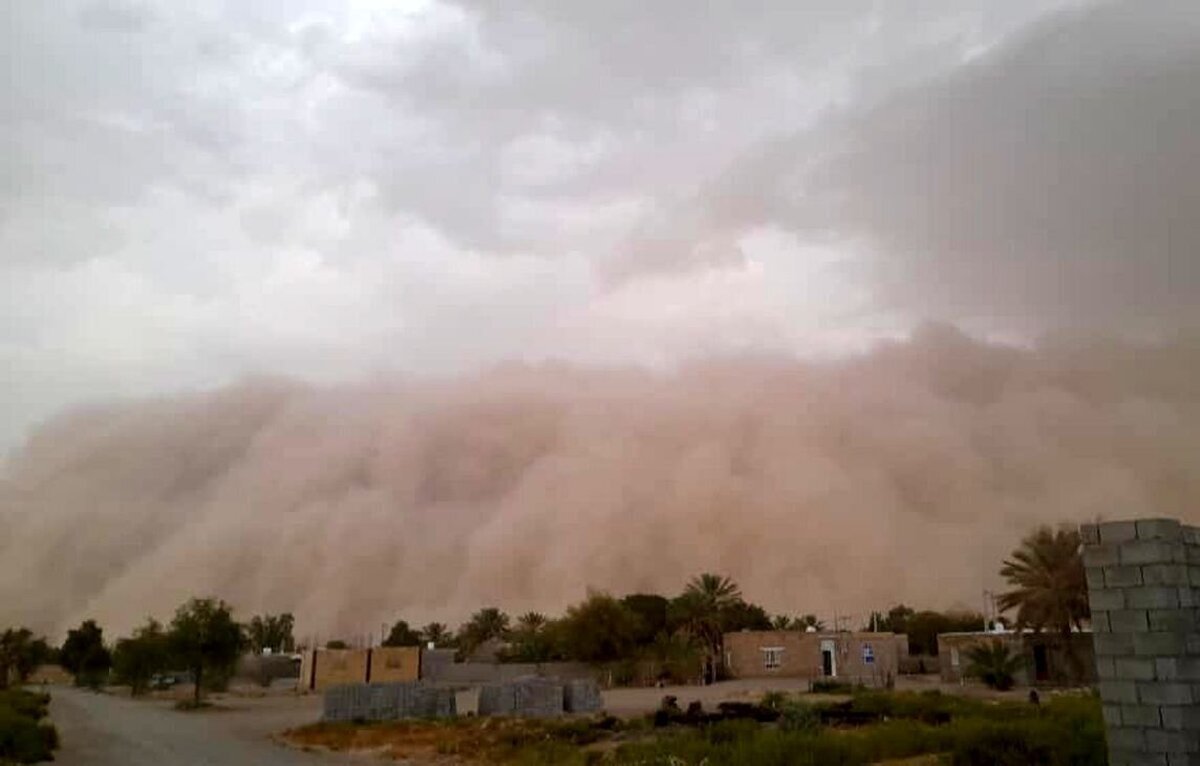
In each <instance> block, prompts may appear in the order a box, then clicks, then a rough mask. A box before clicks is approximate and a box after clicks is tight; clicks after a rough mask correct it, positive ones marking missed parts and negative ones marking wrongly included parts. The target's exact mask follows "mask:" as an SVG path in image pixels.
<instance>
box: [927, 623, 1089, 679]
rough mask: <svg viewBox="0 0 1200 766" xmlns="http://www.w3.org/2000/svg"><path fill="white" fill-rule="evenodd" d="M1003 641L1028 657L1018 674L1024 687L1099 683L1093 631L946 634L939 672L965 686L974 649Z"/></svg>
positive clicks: (941, 643) (941, 644)
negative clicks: (1066, 636) (1069, 633)
mask: <svg viewBox="0 0 1200 766" xmlns="http://www.w3.org/2000/svg"><path fill="white" fill-rule="evenodd" d="M996 641H998V642H1000V643H1001V644H1003V645H1004V646H1006V647H1008V649H1009V651H1010V652H1011V653H1013V654H1017V655H1020V656H1021V657H1023V658H1024V660H1025V661H1024V663H1023V666H1022V668H1021V670H1020V671H1018V672H1017V673H1016V674H1014V678H1016V681H1017V684H1018V685H1020V686H1081V685H1087V684H1091V683H1094V682H1095V680H1096V660H1095V653H1094V651H1093V649H1092V634H1091V632H1087V631H1085V632H1081V633H1072V634H1071V636H1070V638H1069V639H1068V638H1064V637H1063V636H1061V635H1059V634H1057V633H1033V632H1028V631H1026V632H1016V631H1004V632H978V633H942V634H941V635H939V636H938V670H939V674H940V675H941V677H942V680H943V681H949V682H952V683H961V682H962V681H963V680H964V679H965V678H967V677H968V676H969V675H970V672H969V668H970V664H971V660H970V657H969V653H970V651H971V649H973V648H975V647H977V646H980V645H984V644H987V643H990V642H996Z"/></svg>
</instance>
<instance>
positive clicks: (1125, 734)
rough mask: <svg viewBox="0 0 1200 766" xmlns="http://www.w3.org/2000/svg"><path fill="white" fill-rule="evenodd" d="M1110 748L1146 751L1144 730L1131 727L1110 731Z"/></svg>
mask: <svg viewBox="0 0 1200 766" xmlns="http://www.w3.org/2000/svg"><path fill="white" fill-rule="evenodd" d="M1108 746H1109V747H1110V748H1112V749H1113V750H1132V751H1134V752H1145V751H1146V734H1145V731H1144V730H1143V729H1135V728H1131V727H1129V726H1119V727H1118V726H1114V727H1113V728H1111V729H1109V730H1108Z"/></svg>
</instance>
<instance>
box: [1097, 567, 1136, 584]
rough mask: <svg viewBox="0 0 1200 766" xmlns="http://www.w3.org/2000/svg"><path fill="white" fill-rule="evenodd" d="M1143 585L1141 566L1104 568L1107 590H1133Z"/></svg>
mask: <svg viewBox="0 0 1200 766" xmlns="http://www.w3.org/2000/svg"><path fill="white" fill-rule="evenodd" d="M1141 584H1142V568H1141V567H1140V566H1106V567H1104V586H1105V587H1106V588H1133V587H1136V586H1138V585H1141Z"/></svg>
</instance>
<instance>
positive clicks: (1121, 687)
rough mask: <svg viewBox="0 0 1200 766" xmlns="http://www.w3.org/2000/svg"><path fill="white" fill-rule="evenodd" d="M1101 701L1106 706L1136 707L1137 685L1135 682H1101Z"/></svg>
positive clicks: (1099, 685)
mask: <svg viewBox="0 0 1200 766" xmlns="http://www.w3.org/2000/svg"><path fill="white" fill-rule="evenodd" d="M1097 686H1098V687H1099V689H1100V699H1102V700H1104V703H1105V704H1106V705H1136V704H1137V703H1138V702H1139V701H1140V700H1138V696H1137V684H1136V683H1134V682H1133V681H1100V682H1099V684H1097Z"/></svg>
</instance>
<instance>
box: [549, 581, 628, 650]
mask: <svg viewBox="0 0 1200 766" xmlns="http://www.w3.org/2000/svg"><path fill="white" fill-rule="evenodd" d="M637 635H638V621H637V616H636V615H635V614H634V613H633V612H631V611H630V610H629V609H627V608H626V607H625V606H624V605H623V604H622V603H621V602H620V601H618V600H617V599H615V598H613V597H612V596H610V595H609V594H607V593H601V592H598V591H593V592H590V593H588V595H587V598H585V599H584V600H583V602H581V603H579V604H576V605H574V606H571V607H569V608H568V609H567V614H566V616H565V617H563V619H562V640H563V647H564V649H565V651H566V653H567V655H568V656H570V657H571V658H573V659H576V660H580V661H582V662H594V663H598V662H610V661H613V660H619V659H625V658H627V657H629V656H630V655H631V654H632V653H633V649H634V647H635V646H636V638H637Z"/></svg>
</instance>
